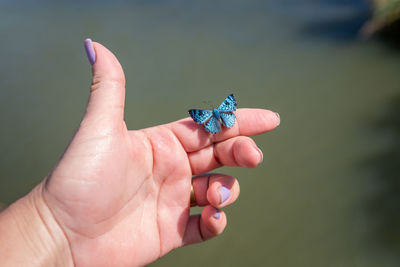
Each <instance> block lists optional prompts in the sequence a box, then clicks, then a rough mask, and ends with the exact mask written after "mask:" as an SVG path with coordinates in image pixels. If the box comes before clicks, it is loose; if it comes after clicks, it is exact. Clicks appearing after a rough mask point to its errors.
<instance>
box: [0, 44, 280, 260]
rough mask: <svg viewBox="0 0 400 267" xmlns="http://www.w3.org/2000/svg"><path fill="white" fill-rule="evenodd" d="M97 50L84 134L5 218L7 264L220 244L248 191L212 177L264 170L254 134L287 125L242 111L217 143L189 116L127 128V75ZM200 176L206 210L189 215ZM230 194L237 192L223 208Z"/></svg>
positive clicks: (2, 250) (1, 242)
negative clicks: (234, 169) (233, 208)
mask: <svg viewBox="0 0 400 267" xmlns="http://www.w3.org/2000/svg"><path fill="white" fill-rule="evenodd" d="M93 47H94V50H95V52H96V58H97V59H96V62H95V63H94V64H93V66H92V72H93V80H92V86H91V90H90V98H89V103H88V107H87V111H86V114H85V116H84V118H83V120H82V123H81V124H80V126H79V128H78V130H77V132H76V134H75V136H74V137H73V139H72V141H71V143H70V144H69V146H68V148H67V149H66V151H65V153H64V154H63V156H62V157H61V159H60V161H59V162H58V164H57V165H56V166H55V167H54V169H53V170H52V171H51V172H50V174H49V175H48V176H47V177H46V178H45V179H44V180H43V182H42V183H40V184H39V185H38V186H37V187H35V188H34V189H33V190H32V191H31V192H30V193H29V194H28V195H26V196H25V197H23V198H21V199H20V200H18V201H17V202H15V203H14V204H13V205H11V206H10V207H8V208H7V209H6V210H5V211H3V212H2V213H1V214H0V260H1V262H2V264H5V266H43V265H44V266H74V265H75V266H142V265H146V264H149V263H151V262H153V261H155V260H157V259H158V258H160V257H162V256H164V255H165V254H167V253H168V252H170V251H171V250H173V249H176V248H179V247H181V246H185V245H190V244H193V243H198V242H203V241H206V240H207V239H210V238H213V237H216V236H218V235H219V234H221V233H222V231H223V230H224V228H225V227H226V224H227V219H226V214H225V213H224V212H223V211H222V210H220V209H221V208H223V207H225V206H227V205H230V204H232V203H233V202H234V201H235V200H236V199H237V197H238V196H239V184H238V182H237V180H236V179H235V178H233V177H231V176H228V175H223V174H215V173H209V172H211V171H212V170H214V169H216V168H218V167H220V166H223V165H227V166H241V167H250V168H253V167H256V166H257V165H258V164H259V163H260V162H261V161H262V153H261V150H260V149H259V148H258V147H257V146H256V144H255V142H254V141H253V140H252V139H251V138H250V137H249V136H252V135H257V134H261V133H265V132H268V131H270V130H272V129H274V128H275V127H276V126H278V125H279V122H280V120H279V116H278V115H277V114H276V113H274V112H272V111H268V110H264V109H238V110H237V111H236V112H235V114H236V117H237V122H236V123H235V125H234V126H233V127H232V128H231V129H226V128H223V129H222V132H221V133H218V134H215V135H212V134H209V133H208V132H206V131H205V130H204V128H203V127H202V126H201V125H198V124H196V123H195V122H193V121H192V120H191V119H190V118H186V119H182V120H179V121H176V122H172V123H168V124H164V125H160V126H156V127H152V128H147V129H142V130H134V131H131V130H128V129H127V126H126V124H125V122H124V102H125V78H124V73H123V70H122V67H121V65H120V64H119V62H118V60H117V59H116V57H115V56H114V55H113V54H112V53H111V52H110V51H109V50H107V49H106V48H105V47H104V46H102V45H101V44H99V43H93ZM133 94H134V93H133ZM193 104H196V103H193ZM205 173H206V174H205ZM194 175H198V176H197V177H196V178H194V179H193V187H194V191H195V195H196V199H197V203H198V205H199V206H204V208H203V211H202V213H201V215H191V216H190V214H189V211H190V204H189V197H190V186H191V183H192V177H193V176H194ZM254 182H257V181H254ZM221 186H225V187H226V188H228V189H229V191H230V196H229V198H228V199H227V200H226V201H225V202H223V203H221V194H220V187H221ZM216 213H219V216H216ZM218 217H219V218H218ZM249 224H250V221H249Z"/></svg>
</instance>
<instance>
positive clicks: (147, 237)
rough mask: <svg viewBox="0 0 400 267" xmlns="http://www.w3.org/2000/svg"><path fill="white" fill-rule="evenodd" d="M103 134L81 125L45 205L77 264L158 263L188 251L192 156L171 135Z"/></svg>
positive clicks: (164, 131) (120, 130) (161, 131)
mask: <svg viewBox="0 0 400 267" xmlns="http://www.w3.org/2000/svg"><path fill="white" fill-rule="evenodd" d="M104 129H105V127H104V126H102V129H92V125H89V126H85V125H84V124H82V126H81V129H80V130H79V131H78V133H77V134H76V136H75V138H74V140H73V142H72V143H71V145H70V147H69V148H68V150H67V151H66V153H65V155H64V156H63V159H62V161H61V164H59V165H58V166H57V167H56V169H55V170H54V171H53V173H52V175H51V176H50V179H49V180H48V184H47V187H46V188H47V189H48V192H47V193H48V195H47V202H48V204H49V206H50V208H51V209H52V210H53V212H54V214H55V216H56V219H57V220H58V222H59V223H60V224H61V225H62V227H63V229H64V231H65V234H66V235H67V238H68V240H69V242H70V245H71V249H72V253H73V255H74V258H75V261H76V262H81V260H82V262H86V260H85V259H97V260H98V263H97V264H96V263H94V262H93V260H91V263H92V264H93V265H94V266H98V265H101V264H105V262H107V261H109V260H110V259H112V262H110V263H112V264H113V265H116V266H117V265H118V266H119V265H125V264H127V265H129V264H132V263H133V262H135V263H136V264H138V255H140V258H142V260H143V263H145V262H151V261H154V260H155V259H157V258H158V257H160V256H162V255H164V254H165V253H167V252H169V251H170V250H172V249H174V248H176V247H178V246H180V245H182V239H183V236H184V233H185V228H186V225H187V221H188V219H189V192H190V181H191V177H192V173H191V169H190V165H189V160H188V157H187V153H186V152H185V150H184V149H183V147H182V145H181V144H180V143H179V141H178V139H177V138H176V137H175V135H174V134H173V133H172V132H171V131H170V130H169V128H167V127H163V126H161V127H154V128H149V129H146V130H143V131H128V130H127V129H126V126H125V124H124V123H121V124H120V127H116V128H114V129H108V130H107V131H105V130H104ZM104 132H106V133H104ZM92 133H96V134H95V135H94V136H92ZM98 133H100V134H98ZM171 157H173V159H172V160H171ZM71 166H76V168H74V167H72V168H71ZM78 166H79V168H78ZM135 244H136V245H135ZM137 244H141V245H140V246H137ZM93 247H94V248H97V249H93ZM117 255H118V259H117V258H116V256H117ZM119 261H122V262H119Z"/></svg>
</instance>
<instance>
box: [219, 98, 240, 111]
mask: <svg viewBox="0 0 400 267" xmlns="http://www.w3.org/2000/svg"><path fill="white" fill-rule="evenodd" d="M236 105H237V104H236V100H235V97H234V96H233V94H230V95H228V97H227V98H225V100H224V102H222V104H221V105H219V107H218V111H219V112H221V113H222V112H232V111H235V110H236Z"/></svg>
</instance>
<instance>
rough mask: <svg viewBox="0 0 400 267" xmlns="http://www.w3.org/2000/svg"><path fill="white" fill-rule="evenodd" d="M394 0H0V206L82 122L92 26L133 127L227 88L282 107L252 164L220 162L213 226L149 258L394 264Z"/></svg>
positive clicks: (262, 104)
mask: <svg viewBox="0 0 400 267" xmlns="http://www.w3.org/2000/svg"><path fill="white" fill-rule="evenodd" d="M399 2H400V1H396V0H386V1H385V0H381V1H365V0H279V1H271V0H247V1H238V0H230V1H229V0H222V1H213V0H203V1H184V0H166V1H160V0H148V1H144V0H143V1H122V0H119V1H112V2H111V1H85V2H83V1H24V2H23V1H7V0H0V40H1V43H0V47H1V49H0V125H1V126H0V127H1V138H0V152H1V153H0V203H1V204H0V206H2V207H5V206H7V205H9V204H10V203H12V202H13V201H15V200H16V199H18V198H19V197H21V196H23V195H24V194H26V193H27V192H29V190H30V189H31V188H32V187H33V186H34V185H36V184H37V183H39V181H41V180H42V179H43V178H44V177H45V176H46V175H47V174H48V172H49V171H50V170H51V168H52V166H54V164H55V163H56V162H57V161H58V159H59V157H60V156H61V154H62V153H63V151H64V149H65V147H66V146H67V144H68V142H69V140H70V139H71V137H72V135H73V134H74V131H75V130H76V128H77V126H78V125H79V122H80V120H81V118H82V115H83V112H84V110H85V106H86V103H87V99H88V92H89V85H90V65H89V63H88V60H87V58H86V54H85V52H84V49H83V41H84V39H85V38H92V39H93V40H95V41H98V42H101V43H102V44H104V45H105V46H107V47H108V48H109V49H110V50H111V51H113V52H114V53H115V55H116V56H117V57H118V59H119V60H120V62H121V64H122V66H123V67H124V70H125V75H126V78H127V95H126V113H125V118H126V122H127V125H128V128H129V129H140V128H143V127H150V126H154V125H157V124H162V123H166V122H170V121H174V120H177V119H180V118H182V117H186V116H187V115H188V114H187V110H188V109H190V108H202V107H203V108H207V107H209V106H208V104H205V103H207V102H208V101H210V102H211V103H213V104H214V105H218V104H219V103H220V102H221V101H222V100H223V99H224V98H225V97H226V96H227V95H228V94H229V93H234V94H235V96H236V99H237V100H238V105H239V107H257V108H267V109H271V110H274V111H277V112H279V113H280V115H281V125H280V126H279V127H278V128H277V129H276V130H275V131H273V132H271V133H268V134H265V135H261V136H257V137H255V139H256V141H257V143H258V144H259V146H260V147H261V148H262V149H263V151H264V162H263V163H262V164H261V165H260V166H259V167H258V168H257V169H239V168H223V169H221V170H219V171H221V172H226V173H228V174H231V175H234V176H235V177H237V178H238V179H239V182H240V184H241V196H240V198H239V199H238V201H237V202H236V203H235V204H234V205H232V206H231V207H229V208H226V209H225V211H226V213H227V215H228V226H227V228H226V230H225V232H224V234H223V235H221V236H220V237H218V238H216V239H214V240H211V241H209V242H206V243H203V244H199V245H194V246H190V247H186V248H183V249H179V250H176V251H173V252H172V253H170V254H168V255H167V256H166V257H164V258H162V259H160V260H159V261H157V262H155V263H154V264H153V265H152V266H205V265H207V266H284V267H285V266H363V267H365V266H400V180H399V177H400V175H399V173H400V170H399V169H400V53H399V52H400V50H399V47H400V46H399V45H398V44H399V42H398V40H399V39H400V38H399V36H400V35H399V34H400V31H399V30H398V29H399V27H398V25H399V24H398V18H399V17H400V15H399V14H400V11H399V10H400V3H399ZM144 111H145V112H144ZM144 114H146V115H145V116H144ZM0 209H1V208H0ZM197 211H198V210H197Z"/></svg>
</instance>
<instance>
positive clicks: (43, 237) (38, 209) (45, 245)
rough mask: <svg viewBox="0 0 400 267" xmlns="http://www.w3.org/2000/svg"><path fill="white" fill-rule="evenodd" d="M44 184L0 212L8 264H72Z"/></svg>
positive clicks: (0, 242) (1, 256)
mask: <svg viewBox="0 0 400 267" xmlns="http://www.w3.org/2000/svg"><path fill="white" fill-rule="evenodd" d="M43 185H44V183H41V184H39V185H38V186H36V187H35V188H34V189H33V190H32V191H31V192H30V193H29V194H28V195H26V196H25V197H23V198H21V199H19V200H18V201H16V202H15V203H13V204H12V205H11V206H10V207H8V208H7V209H6V210H4V211H3V212H2V213H1V214H0V260H1V262H2V263H4V264H5V265H6V266H73V261H72V256H71V252H70V249H69V244H68V240H67V238H66V237H65V234H64V232H63V230H62V229H61V227H60V226H59V224H58V223H57V221H56V220H55V218H54V216H53V214H52V212H51V211H50V209H49V208H48V206H47V204H46V202H45V201H44V199H43V194H42V190H43Z"/></svg>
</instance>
